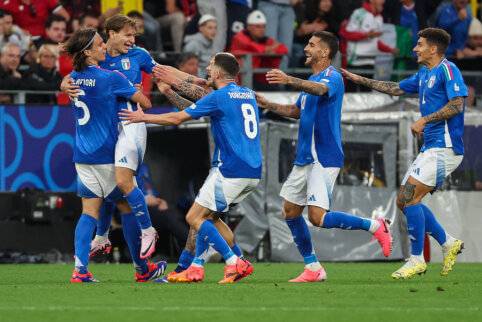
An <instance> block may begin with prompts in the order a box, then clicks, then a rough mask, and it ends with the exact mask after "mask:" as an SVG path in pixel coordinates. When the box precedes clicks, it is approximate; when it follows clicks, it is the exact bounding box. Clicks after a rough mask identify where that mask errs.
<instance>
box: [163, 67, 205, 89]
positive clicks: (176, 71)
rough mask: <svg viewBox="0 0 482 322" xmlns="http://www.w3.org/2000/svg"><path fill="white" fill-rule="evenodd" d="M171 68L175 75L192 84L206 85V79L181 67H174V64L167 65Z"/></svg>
mask: <svg viewBox="0 0 482 322" xmlns="http://www.w3.org/2000/svg"><path fill="white" fill-rule="evenodd" d="M165 67H167V68H169V69H170V70H171V71H172V72H173V73H174V74H175V75H176V77H178V78H180V79H182V80H183V81H186V82H188V83H191V84H195V85H199V86H205V85H206V83H207V82H206V80H205V79H203V78H200V77H197V76H193V75H191V74H188V73H185V72H181V71H180V70H179V69H177V68H174V67H172V66H165Z"/></svg>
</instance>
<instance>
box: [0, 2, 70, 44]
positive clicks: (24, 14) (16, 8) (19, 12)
mask: <svg viewBox="0 0 482 322" xmlns="http://www.w3.org/2000/svg"><path fill="white" fill-rule="evenodd" d="M0 9H4V10H8V11H10V12H11V13H12V16H13V20H14V21H15V24H17V25H18V26H19V27H20V28H22V29H24V30H26V31H28V32H29V33H30V34H31V35H32V36H33V37H38V36H41V35H43V34H44V26H45V22H46V21H47V19H48V18H49V17H50V15H51V14H53V13H55V14H57V15H59V16H62V17H64V18H65V20H66V21H68V20H69V19H70V16H69V14H68V12H67V10H65V8H64V7H62V6H61V5H59V3H58V1H57V0H3V1H2V4H0Z"/></svg>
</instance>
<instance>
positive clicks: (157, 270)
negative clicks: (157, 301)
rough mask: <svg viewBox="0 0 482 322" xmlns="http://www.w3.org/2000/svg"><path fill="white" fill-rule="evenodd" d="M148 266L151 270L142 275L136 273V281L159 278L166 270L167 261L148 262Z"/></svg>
mask: <svg viewBox="0 0 482 322" xmlns="http://www.w3.org/2000/svg"><path fill="white" fill-rule="evenodd" d="M147 266H148V267H149V271H148V272H147V273H146V274H144V275H140V274H138V273H136V282H149V281H152V280H156V279H158V278H159V277H161V276H162V275H163V274H164V272H165V271H166V267H167V263H166V262H165V261H160V262H158V263H156V264H151V263H147Z"/></svg>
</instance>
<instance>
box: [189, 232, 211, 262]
mask: <svg viewBox="0 0 482 322" xmlns="http://www.w3.org/2000/svg"><path fill="white" fill-rule="evenodd" d="M208 250H209V238H208V237H207V236H202V235H200V234H199V231H198V232H197V234H196V255H195V256H194V258H193V260H192V263H193V264H196V265H197V266H203V265H204V261H205V260H206V256H207V254H208Z"/></svg>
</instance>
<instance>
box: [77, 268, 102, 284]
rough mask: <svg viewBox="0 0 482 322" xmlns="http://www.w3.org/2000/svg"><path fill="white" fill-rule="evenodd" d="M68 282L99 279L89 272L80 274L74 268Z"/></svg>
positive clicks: (88, 281) (92, 281)
mask: <svg viewBox="0 0 482 322" xmlns="http://www.w3.org/2000/svg"><path fill="white" fill-rule="evenodd" d="M70 283H99V281H98V280H96V279H95V278H93V277H92V274H91V273H88V272H87V273H85V274H80V273H79V272H78V271H77V270H74V272H73V273H72V278H71V279H70Z"/></svg>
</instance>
